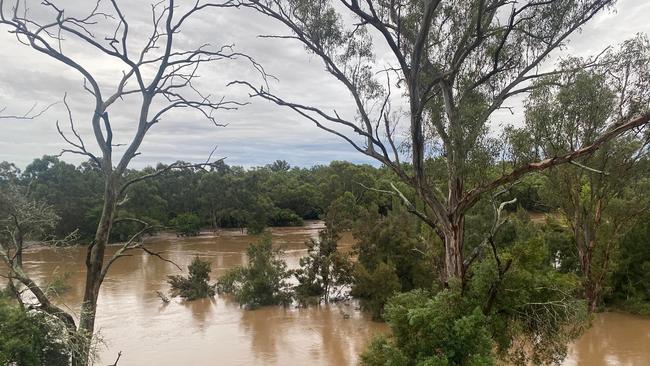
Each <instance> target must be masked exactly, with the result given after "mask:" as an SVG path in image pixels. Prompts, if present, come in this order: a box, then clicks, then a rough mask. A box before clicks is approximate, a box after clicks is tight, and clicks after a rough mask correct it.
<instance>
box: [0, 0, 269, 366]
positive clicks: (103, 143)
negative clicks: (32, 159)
mask: <svg viewBox="0 0 650 366" xmlns="http://www.w3.org/2000/svg"><path fill="white" fill-rule="evenodd" d="M232 6H234V4H233V2H231V1H223V2H205V3H200V2H196V3H194V4H192V5H190V6H189V7H185V8H184V10H181V8H180V7H179V6H178V5H177V4H176V3H175V1H174V0H168V1H163V2H157V3H155V4H154V5H153V6H152V7H151V22H152V24H151V32H150V33H149V34H148V35H147V36H145V37H144V39H143V40H140V42H134V38H135V37H134V34H133V33H132V31H131V29H132V28H131V27H130V24H129V20H128V19H127V16H126V15H125V13H124V11H123V9H122V8H121V7H120V6H119V5H118V2H117V1H115V0H108V1H101V0H99V1H97V2H96V3H94V4H92V6H91V7H90V11H89V12H88V13H86V14H75V11H74V10H75V9H64V8H62V7H59V6H58V5H57V4H55V3H53V2H51V1H42V2H41V5H40V9H39V12H38V13H39V16H32V12H31V11H30V10H34V9H33V8H29V7H28V6H27V4H26V3H25V2H23V1H19V0H17V1H2V0H0V26H2V27H3V28H4V29H7V30H8V31H9V32H10V33H12V34H13V35H14V36H15V37H16V39H17V40H18V42H20V43H22V44H24V45H26V46H28V47H31V48H32V49H33V50H34V51H36V52H38V53H41V54H43V55H45V56H47V57H49V58H51V59H53V60H56V61H58V62H60V63H61V64H63V65H65V67H67V68H69V69H71V70H73V71H75V72H77V73H78V75H79V76H80V77H82V78H83V80H84V83H83V87H84V89H85V90H86V91H87V92H88V94H89V95H90V98H91V99H92V101H93V102H92V105H93V110H92V112H91V113H90V115H88V116H87V120H86V123H88V124H89V125H90V127H91V128H92V132H93V135H94V139H95V143H96V146H97V149H93V148H92V147H91V145H90V144H88V143H86V142H85V141H84V140H83V138H82V136H81V135H80V134H79V133H78V132H77V129H76V127H75V123H74V120H73V118H72V111H71V108H70V107H69V104H68V103H67V100H66V99H65V98H64V105H65V107H66V109H67V112H68V117H69V118H68V119H69V130H70V131H69V132H68V133H64V132H63V130H62V128H61V126H60V125H59V124H58V123H57V128H58V131H59V134H60V135H61V137H62V138H63V139H64V140H65V141H66V142H67V143H68V144H69V145H70V148H68V149H65V150H63V152H62V153H72V154H78V155H82V156H85V157H88V158H90V159H91V160H92V161H93V162H94V163H95V164H96V165H97V166H98V167H99V168H100V169H101V172H102V177H103V182H104V187H103V207H102V210H101V215H100V218H99V222H98V224H97V230H96V233H95V235H94V239H93V240H92V242H91V243H90V245H89V246H88V249H87V251H88V253H87V257H86V281H85V288H84V296H83V303H82V305H81V311H80V312H79V324H78V331H79V332H80V333H81V334H84V335H87V336H91V335H92V334H93V331H94V329H95V314H96V311H97V298H98V296H99V290H100V287H101V285H102V282H103V280H104V278H105V277H106V274H107V272H108V270H109V267H110V265H111V264H112V263H113V262H114V261H115V260H117V259H118V258H120V257H121V256H123V255H125V252H127V251H129V250H133V249H136V248H144V247H143V246H142V243H141V242H140V241H139V238H140V235H141V234H142V233H144V232H146V231H147V230H148V229H149V226H148V225H144V226H143V229H142V230H141V231H139V232H138V233H136V234H135V235H134V236H133V237H132V238H131V239H130V240H128V241H127V242H126V243H125V244H124V245H123V246H122V247H121V248H120V249H119V250H118V251H117V252H116V254H115V255H114V256H113V257H112V258H109V259H108V260H105V249H106V245H107V243H108V240H109V237H110V234H111V230H112V229H113V225H114V224H115V221H116V216H117V212H118V210H119V206H120V202H122V201H123V200H124V198H125V194H126V192H127V190H128V188H129V186H131V185H132V184H133V183H136V182H138V181H142V180H144V179H147V178H149V177H152V176H157V175H160V174H162V173H163V172H164V171H168V170H170V169H173V168H177V167H178V164H172V165H169V166H167V167H165V168H164V169H161V170H157V171H154V172H152V173H151V174H146V175H143V176H138V177H135V178H132V179H128V178H127V177H126V172H127V168H128V166H129V163H130V162H131V160H132V159H133V158H134V157H136V156H137V155H139V154H140V153H139V151H138V150H139V149H140V147H141V145H142V142H143V141H144V139H145V136H146V135H147V133H148V132H149V130H150V129H151V128H152V127H154V126H155V125H156V124H158V123H160V121H161V120H162V119H163V118H165V117H167V116H168V115H169V114H170V112H172V111H175V110H178V109H186V110H193V111H195V112H197V113H199V114H201V115H203V116H204V117H205V118H206V119H208V120H209V121H210V122H211V123H213V124H215V125H217V126H219V125H220V124H219V123H218V122H217V120H216V118H215V117H214V116H213V112H214V111H216V110H219V109H234V108H236V107H237V106H238V105H240V104H241V103H238V102H235V101H230V100H225V99H224V98H218V99H213V97H211V96H210V95H207V94H204V93H201V92H200V91H199V90H198V88H197V85H195V84H196V78H197V77H198V69H199V68H200V66H202V65H205V64H207V63H213V62H216V61H220V60H234V59H238V58H244V59H246V60H248V61H250V62H252V64H253V65H254V67H255V68H257V69H258V70H260V71H261V68H260V67H259V65H258V64H257V63H255V62H254V61H253V60H252V59H250V58H249V57H247V56H245V55H243V54H241V53H237V52H234V51H233V50H232V47H231V46H229V45H225V46H221V47H217V48H212V47H211V46H209V45H200V46H198V47H196V48H179V45H181V46H182V47H186V46H185V45H186V44H187V42H186V41H182V42H178V41H179V39H180V38H179V34H180V33H181V32H182V31H183V30H184V28H185V26H186V25H187V24H188V23H189V22H190V21H191V20H192V19H194V18H196V16H197V15H199V14H200V13H202V12H205V11H208V10H211V9H215V8H227V7H232ZM48 16H49V19H48V20H41V19H43V18H45V17H48ZM107 28H108V29H110V30H109V31H106V29H107ZM72 40H74V41H75V42H77V44H81V45H82V47H85V48H84V51H92V52H96V53H97V54H99V55H100V56H101V57H104V59H105V60H107V61H110V62H116V63H119V64H120V65H121V67H123V71H122V72H120V73H119V74H117V75H115V78H114V80H111V81H110V82H109V83H106V85H105V83H104V82H103V81H102V80H100V79H99V75H98V74H96V73H93V71H92V70H91V69H90V68H88V66H87V65H84V61H83V59H81V58H77V57H76V56H73V55H72V54H71V53H67V52H66V51H65V49H64V48H63V47H62V45H66V44H68V42H70V41H72ZM134 43H135V44H137V45H138V46H139V48H136V46H134ZM107 90H112V91H111V92H108V93H107ZM129 98H133V100H134V102H135V103H137V106H136V108H135V110H134V114H135V118H134V120H133V126H134V127H135V133H134V134H133V136H132V137H131V139H130V140H129V141H128V143H126V144H124V152H123V154H121V156H118V155H117V154H115V151H114V148H115V147H116V146H118V144H116V142H115V141H114V132H115V131H113V124H112V121H111V118H110V117H111V112H113V111H115V110H116V109H117V108H123V107H121V106H119V105H118V104H116V102H118V101H121V100H122V99H129ZM119 145H122V144H119ZM94 150H98V153H96V152H94ZM209 164H210V161H209V160H208V161H207V162H206V163H205V164H200V165H209ZM149 253H151V252H149ZM19 279H20V280H21V281H23V282H25V283H26V285H27V286H28V288H30V289H31V288H34V287H30V286H29V285H28V284H29V283H30V282H31V280H30V279H29V277H27V276H21V278H19ZM32 292H33V291H32ZM42 303H44V304H48V301H47V300H46V299H45V298H43V299H42ZM56 312H57V313H58V312H59V311H58V310H56ZM70 319H72V318H71V317H70ZM84 347H85V348H86V350H87V349H88V347H89V345H85V346H84ZM74 362H75V364H77V365H85V364H87V362H88V360H87V357H86V356H82V357H79V358H77V359H75V360H74Z"/></svg>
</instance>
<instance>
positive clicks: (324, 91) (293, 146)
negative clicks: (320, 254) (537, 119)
mask: <svg viewBox="0 0 650 366" xmlns="http://www.w3.org/2000/svg"><path fill="white" fill-rule="evenodd" d="M39 2H40V1H31V6H30V8H31V9H32V11H33V13H34V14H35V15H36V16H41V15H42V16H45V15H46V14H41V13H39V10H38V8H39V5H38V4H39ZM179 2H180V3H183V1H179ZM185 2H187V1H185ZM193 2H194V0H192V1H190V3H193ZM59 3H60V2H59ZM71 3H72V4H73V5H71V6H70V7H71V9H72V10H74V11H80V12H83V10H84V7H86V9H87V7H88V6H91V5H92V4H91V3H94V1H93V2H91V1H85V0H84V1H79V0H76V1H73V2H71ZM119 3H121V4H124V5H123V7H124V9H125V12H126V16H127V19H128V20H129V22H130V24H131V32H132V35H131V36H132V37H133V39H132V42H134V44H136V42H137V40H138V39H140V40H143V39H145V38H144V37H146V36H145V35H146V34H147V32H148V30H149V28H148V27H147V21H148V19H149V17H150V13H149V12H148V4H149V1H143V0H137V1H120V2H119ZM80 4H83V5H80ZM616 8H617V9H616V10H615V11H614V12H608V13H602V14H600V15H599V16H598V17H597V18H596V19H594V20H593V21H592V22H591V23H589V24H588V25H587V26H586V27H584V29H583V30H582V32H581V33H579V34H576V35H575V36H574V37H573V38H572V39H571V42H570V44H569V47H568V48H567V49H566V50H565V51H564V52H571V53H573V54H576V55H580V56H587V55H591V54H596V53H598V52H600V51H601V50H602V49H603V48H604V47H606V46H607V45H610V44H616V43H619V42H621V41H622V40H625V39H627V38H630V37H632V36H633V35H634V34H636V33H638V32H645V33H650V1H648V0H619V2H618V4H617V7H616ZM7 31H8V29H7V28H6V27H2V26H0V57H1V58H0V59H1V60H2V64H1V67H0V108H2V107H6V108H7V109H6V111H5V113H14V114H19V113H21V112H24V111H26V110H28V109H29V108H30V107H31V106H32V105H33V104H34V103H36V104H37V105H38V106H41V107H42V106H45V105H48V104H51V103H53V102H57V101H60V100H62V98H63V95H64V94H65V93H67V95H68V101H69V102H70V105H71V107H72V110H73V113H74V119H75V122H76V126H77V129H78V130H79V133H80V134H81V135H82V137H86V141H87V145H89V146H93V147H94V151H97V148H96V147H95V146H94V145H93V141H94V140H93V139H92V138H91V134H90V126H89V122H88V121H89V116H90V115H91V114H90V112H91V111H92V107H91V106H92V98H91V97H89V95H88V94H87V93H85V92H84V90H83V88H82V81H83V79H82V78H81V77H80V75H79V74H78V73H76V72H74V71H71V70H70V69H69V68H68V67H66V66H65V65H63V64H61V63H58V62H56V61H53V60H51V59H49V58H47V57H46V56H43V55H40V54H38V53H37V52H35V51H33V50H31V49H30V48H29V47H26V46H23V45H21V44H19V43H18V42H17V41H16V39H15V38H14V37H12V36H11V35H10V34H8V33H7ZM259 34H287V32H286V31H285V30H284V28H282V26H279V25H278V24H277V23H275V22H273V21H272V20H270V19H265V18H263V17H261V16H259V15H257V14H254V13H253V12H251V11H246V10H215V11H210V12H206V13H205V14H203V15H202V16H200V17H198V18H196V19H194V20H190V21H189V22H188V23H187V26H186V27H185V28H184V30H183V36H182V37H181V38H179V46H182V47H191V46H197V45H200V44H202V43H210V44H212V45H215V46H220V45H223V44H234V45H235V48H236V50H237V51H239V52H244V53H247V54H249V55H251V56H252V57H254V58H255V59H256V60H258V61H259V62H260V63H261V64H263V66H264V67H265V69H266V71H267V72H268V73H270V74H273V75H275V76H277V78H278V80H279V81H277V82H276V81H272V82H271V88H272V89H273V91H274V92H275V93H276V94H278V95H281V96H282V97H283V98H284V99H286V100H292V101H296V102H300V103H302V104H315V105H318V106H321V107H324V108H325V109H327V110H331V109H336V110H337V111H338V112H339V113H343V114H346V115H347V116H350V117H352V114H353V113H354V109H353V106H352V101H351V99H350V98H349V95H348V94H347V93H346V91H345V90H344V89H343V88H342V87H341V86H340V85H339V84H338V82H337V81H336V80H334V79H333V78H332V77H330V76H329V75H328V74H327V73H326V72H325V71H324V68H323V66H322V64H321V63H320V62H319V60H318V59H316V58H314V57H311V56H309V55H308V54H306V52H305V51H304V49H303V47H301V46H300V45H298V44H296V43H292V42H291V41H288V40H272V39H262V38H259V37H257V35H259ZM63 48H64V49H65V50H66V52H68V53H69V54H70V55H72V56H73V57H75V58H76V59H79V60H81V63H82V64H83V65H84V66H85V67H87V68H88V69H90V70H92V72H93V73H94V74H96V75H99V77H98V78H99V79H100V81H101V83H102V85H103V87H104V88H105V90H106V91H107V92H108V91H110V90H112V88H114V86H115V84H116V83H117V81H116V77H115V75H117V76H118V77H119V75H121V70H123V69H124V67H122V66H120V65H119V64H116V63H115V62H113V61H111V60H108V59H107V58H106V56H105V55H101V54H98V53H96V52H92V50H91V49H88V48H84V47H80V45H79V44H75V43H71V42H64V43H63ZM200 74H201V75H202V78H201V80H200V82H199V86H200V88H201V90H202V91H204V92H206V93H209V94H212V95H215V96H224V97H225V98H226V99H232V100H239V101H246V102H251V104H250V105H247V106H244V107H241V108H240V109H239V110H238V111H224V112H219V114H217V117H218V119H219V120H220V121H221V122H223V123H227V124H228V126H227V127H224V128H217V127H215V126H213V125H212V124H210V122H208V121H206V120H205V119H202V118H201V116H200V115H198V114H196V113H190V112H187V111H183V112H182V113H180V112H179V113H173V114H170V115H168V116H167V117H166V118H165V119H164V120H163V121H161V123H159V124H158V125H156V126H155V127H154V128H153V129H152V130H151V131H150V132H149V133H148V135H147V136H146V138H145V142H144V144H143V145H142V148H141V152H142V154H141V155H140V156H138V157H137V158H136V159H135V160H134V161H133V163H132V167H143V166H146V165H149V164H154V163H156V162H159V161H162V162H172V161H176V160H185V161H193V162H198V161H204V160H205V158H206V157H207V156H208V155H209V153H210V151H211V150H212V149H213V148H214V146H215V145H217V146H218V149H217V153H216V155H218V156H220V157H224V156H225V157H227V160H226V162H227V163H228V164H231V165H244V166H255V165H263V164H267V163H269V162H272V161H274V160H276V159H284V160H287V161H288V162H289V163H290V164H292V165H296V166H311V165H314V164H322V163H328V162H330V161H332V160H348V161H353V162H371V161H370V159H369V158H364V156H363V155H361V154H359V153H358V152H356V151H355V150H354V149H353V148H352V147H350V146H348V145H347V144H346V143H345V142H343V141H341V140H339V139H338V138H336V137H335V136H332V135H330V134H328V133H326V132H324V131H321V130H319V129H318V128H316V127H315V126H314V125H313V124H312V123H310V122H309V121H306V120H304V119H302V118H301V117H300V116H298V115H296V114H294V113H292V112H291V111H290V110H287V109H283V108H280V107H278V106H276V105H274V104H270V103H268V102H265V101H263V100H261V99H253V100H249V99H248V97H247V90H245V89H244V88H241V87H226V84H227V83H228V81H230V80H234V79H242V80H250V81H254V82H256V83H260V82H261V81H260V79H259V76H258V75H257V74H256V73H255V72H254V71H253V70H252V68H251V67H250V66H249V65H248V64H247V63H246V62H244V61H243V60H240V61H234V62H218V63H214V64H211V65H210V66H207V67H205V68H203V69H202V70H201V72H200ZM518 103H519V101H510V102H508V103H507V104H508V105H510V106H514V107H515V110H516V111H517V113H515V115H511V114H510V113H509V112H507V111H501V112H500V113H499V114H497V115H496V116H495V117H494V123H495V124H496V125H499V124H502V123H517V121H519V120H520V119H521V115H520V113H519V112H520V108H518V105H517V104H518ZM134 107H137V101H136V100H125V101H124V102H122V103H120V104H118V105H116V106H115V108H114V110H111V112H110V113H111V120H112V123H113V125H114V127H113V129H114V130H115V131H116V135H117V136H116V137H115V142H117V143H120V142H128V140H129V139H130V136H131V135H132V133H133V131H134V126H135V122H134V120H133V116H134V114H133V113H132V112H130V111H133V110H134V109H135V108H134ZM56 120H59V121H60V122H61V124H62V126H65V125H66V124H67V115H66V112H65V109H64V108H63V106H62V105H61V104H59V105H56V106H54V107H53V108H51V109H50V110H48V111H47V112H46V113H45V114H44V115H42V116H41V117H39V118H37V119H35V120H12V119H0V161H2V160H7V161H10V162H14V163H16V164H17V165H18V166H19V167H21V168H24V167H25V166H26V165H27V164H28V163H30V162H31V161H32V160H33V159H34V158H37V157H40V156H42V155H45V154H58V153H59V151H60V150H61V149H62V148H64V147H65V143H64V142H63V141H62V139H61V138H60V136H59V135H58V134H57V131H56V127H55V121H56ZM63 159H64V160H66V161H69V162H73V163H78V162H79V161H80V160H81V157H79V156H74V155H64V156H63Z"/></svg>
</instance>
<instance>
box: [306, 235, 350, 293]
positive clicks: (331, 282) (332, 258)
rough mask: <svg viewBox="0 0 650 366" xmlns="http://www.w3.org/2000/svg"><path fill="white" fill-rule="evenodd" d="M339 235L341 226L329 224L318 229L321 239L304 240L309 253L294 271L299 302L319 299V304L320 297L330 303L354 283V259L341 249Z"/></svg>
mask: <svg viewBox="0 0 650 366" xmlns="http://www.w3.org/2000/svg"><path fill="white" fill-rule="evenodd" d="M340 238H341V237H340V234H339V231H338V229H337V228H336V227H333V226H332V225H330V223H327V226H326V227H325V228H324V229H323V230H321V231H319V232H318V239H313V238H310V239H309V240H308V241H306V242H305V245H306V246H307V256H305V257H302V258H300V268H298V269H296V270H294V271H293V275H294V277H295V278H296V280H298V285H296V287H295V290H294V291H295V294H296V298H297V299H298V300H299V301H301V302H307V300H309V298H318V299H319V301H318V302H319V303H320V300H321V299H322V300H324V301H325V302H328V301H330V299H332V300H340V299H343V298H345V297H346V296H347V294H346V293H345V290H346V289H347V288H349V286H350V284H351V282H352V262H351V261H350V259H349V257H348V255H347V254H344V253H342V252H340V251H339V250H338V241H339V239H340Z"/></svg>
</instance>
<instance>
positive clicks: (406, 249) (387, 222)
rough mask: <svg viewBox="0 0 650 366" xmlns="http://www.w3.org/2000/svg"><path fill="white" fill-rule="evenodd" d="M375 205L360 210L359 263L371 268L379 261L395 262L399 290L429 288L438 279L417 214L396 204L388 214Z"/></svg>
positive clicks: (356, 226) (356, 233)
mask: <svg viewBox="0 0 650 366" xmlns="http://www.w3.org/2000/svg"><path fill="white" fill-rule="evenodd" d="M378 211H379V210H378V208H377V207H376V206H374V207H373V206H371V207H370V208H369V209H363V210H361V213H360V215H359V216H358V219H357V221H356V224H355V227H354V230H353V233H354V237H355V238H356V239H357V243H356V245H355V252H356V253H357V256H358V260H359V264H360V265H362V266H363V267H364V268H366V269H368V270H370V271H372V270H374V269H375V268H376V267H377V266H378V264H379V263H380V262H384V263H388V262H390V263H392V265H393V266H394V268H395V274H396V275H397V277H398V278H399V280H400V290H402V291H409V290H412V289H414V288H426V289H430V288H431V285H432V284H433V282H434V280H435V275H434V274H433V273H432V271H431V268H432V267H433V265H432V263H431V261H430V260H429V258H428V257H427V255H426V252H428V251H429V249H428V246H427V244H426V243H425V235H426V233H424V232H423V230H421V228H420V223H419V222H418V220H417V218H415V217H414V216H413V215H411V214H409V213H408V212H406V210H404V209H403V208H402V207H401V205H397V207H394V208H393V209H392V210H390V211H388V214H387V215H386V216H382V215H380V214H379V212H378Z"/></svg>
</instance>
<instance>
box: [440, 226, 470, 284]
mask: <svg viewBox="0 0 650 366" xmlns="http://www.w3.org/2000/svg"><path fill="white" fill-rule="evenodd" d="M464 226H465V217H464V216H460V217H458V218H457V219H456V220H453V221H452V224H451V229H450V230H445V231H444V234H445V279H444V282H445V285H448V284H449V282H450V281H452V280H454V279H456V280H459V281H461V282H462V280H463V277H464V275H465V274H464V268H463V243H464V234H465V233H464Z"/></svg>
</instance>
